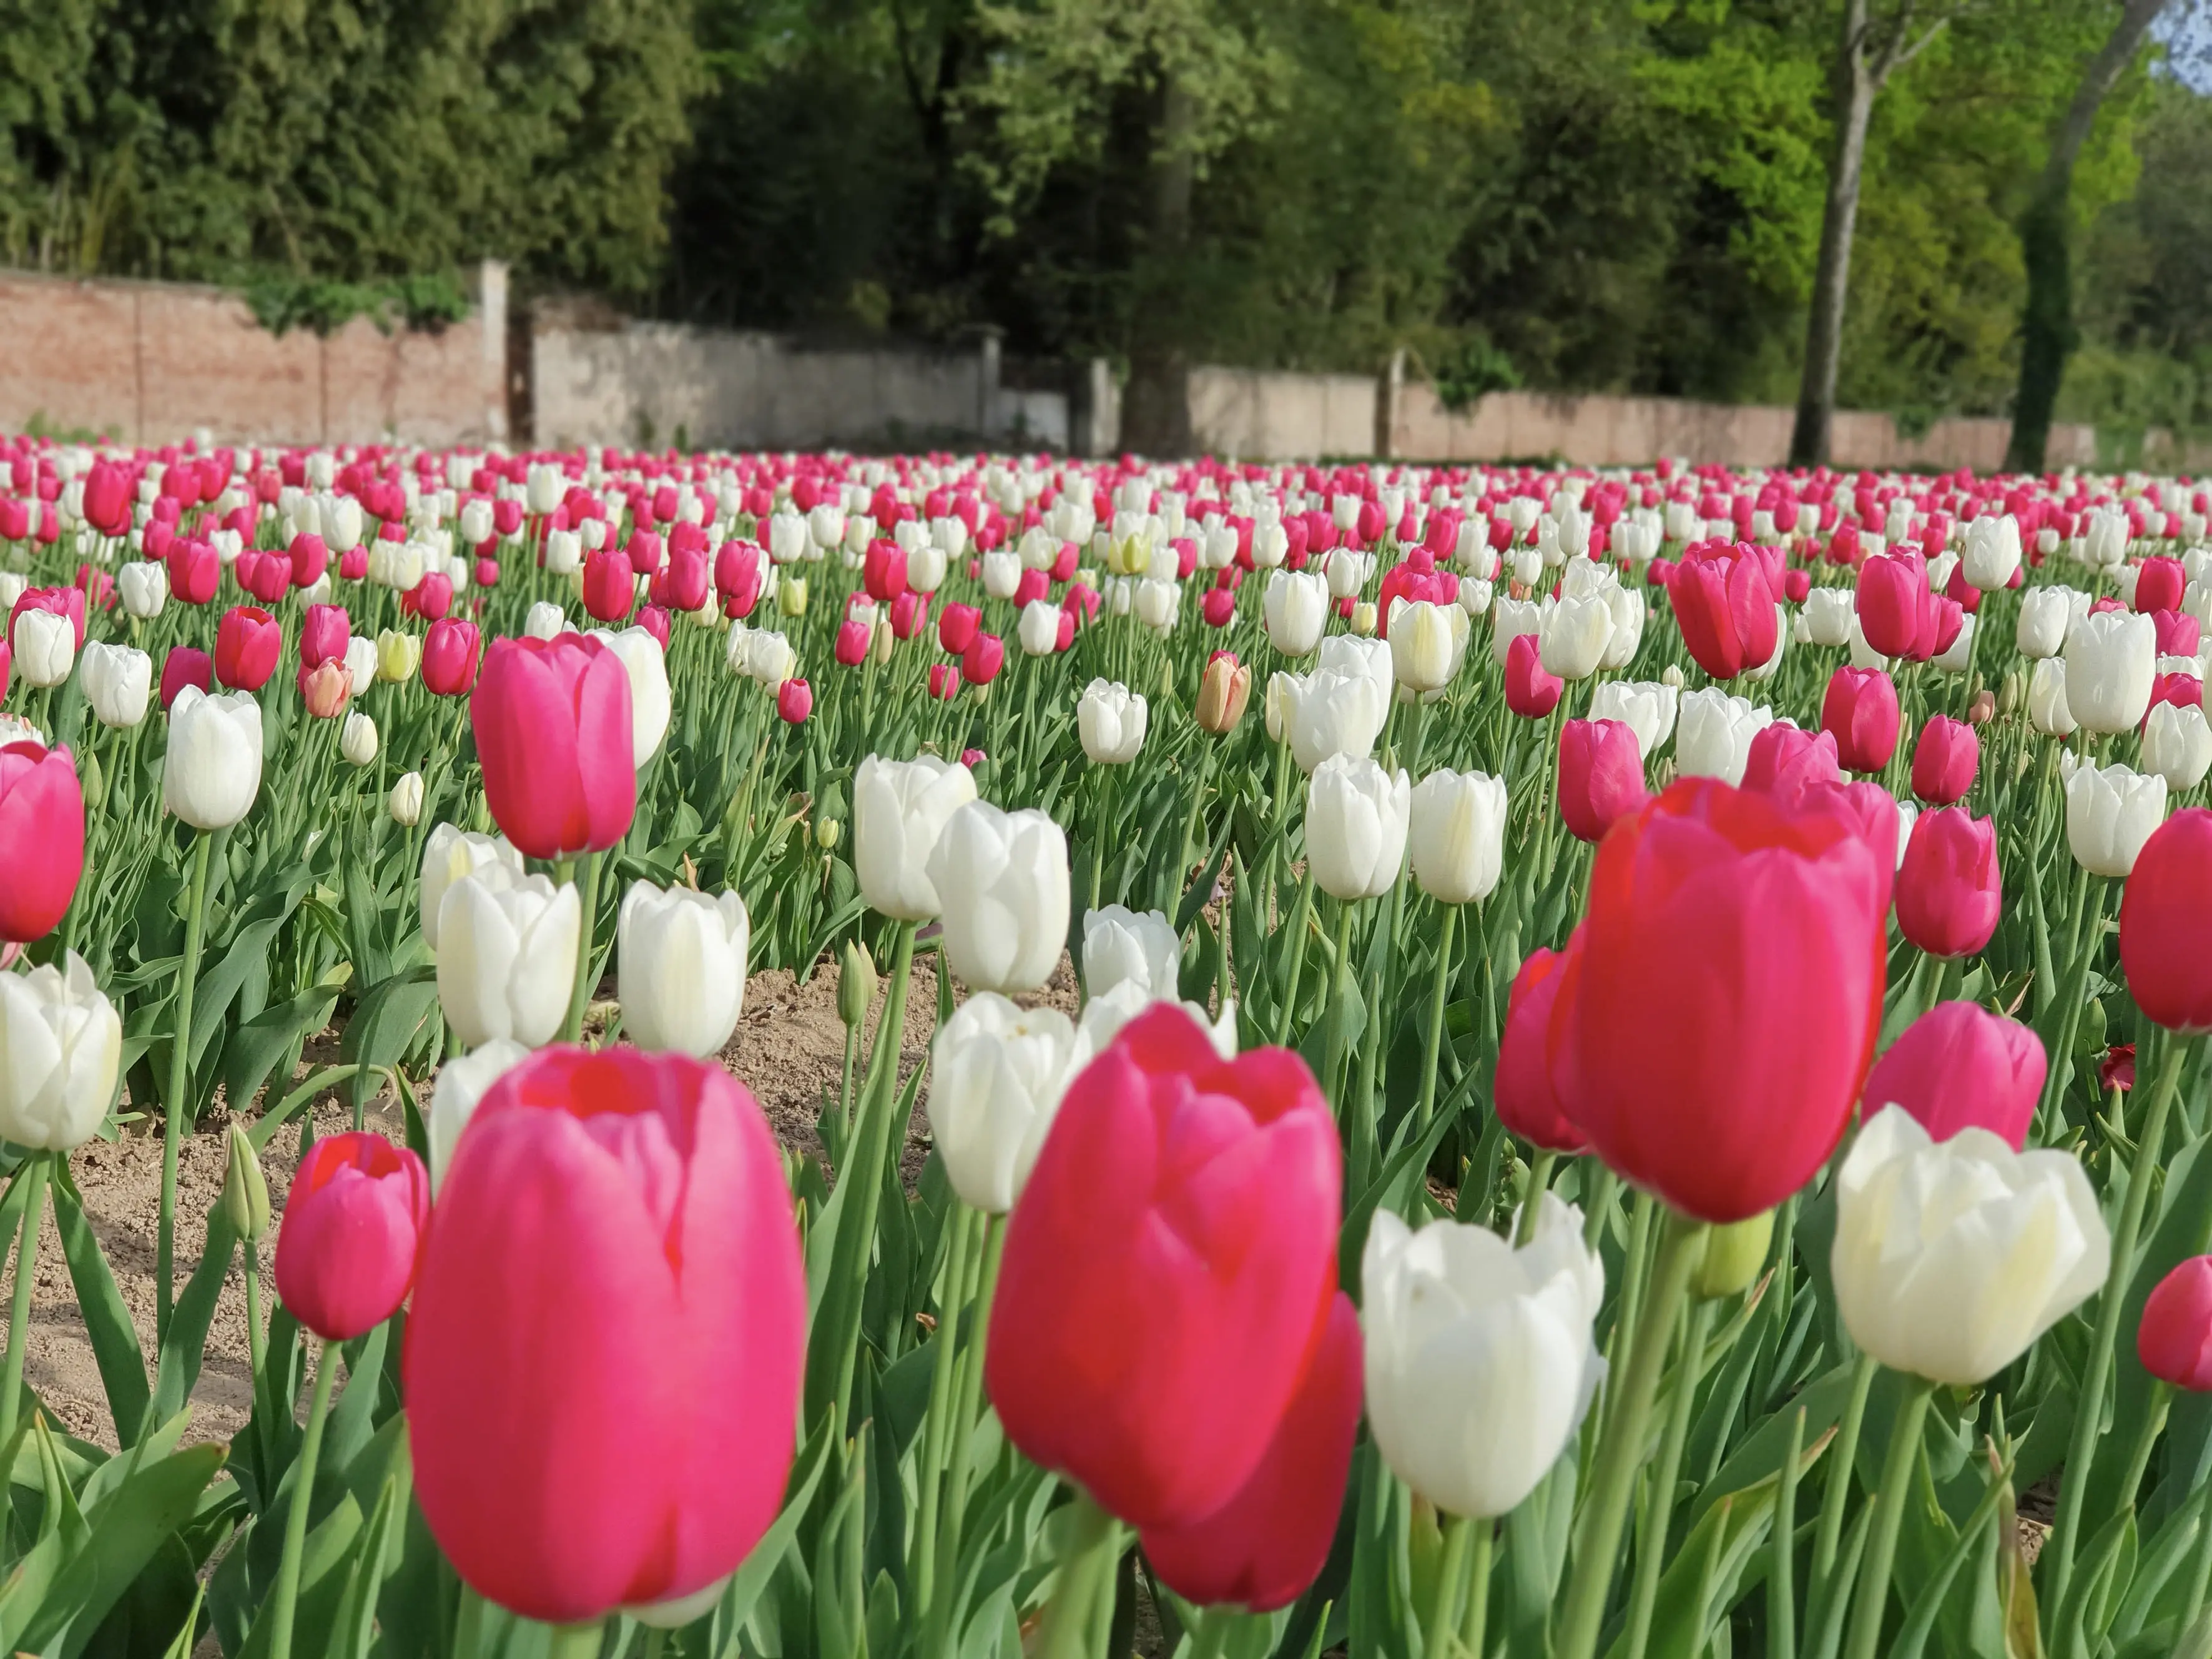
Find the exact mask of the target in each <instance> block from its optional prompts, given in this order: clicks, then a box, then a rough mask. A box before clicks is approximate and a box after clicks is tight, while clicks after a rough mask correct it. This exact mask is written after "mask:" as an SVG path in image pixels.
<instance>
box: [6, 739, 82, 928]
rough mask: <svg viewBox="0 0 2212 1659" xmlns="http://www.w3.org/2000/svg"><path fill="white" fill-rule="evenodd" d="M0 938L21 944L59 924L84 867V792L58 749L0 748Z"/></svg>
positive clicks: (37, 746)
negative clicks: (1, 869)
mask: <svg viewBox="0 0 2212 1659" xmlns="http://www.w3.org/2000/svg"><path fill="white" fill-rule="evenodd" d="M0 859H4V860H6V863H7V870H8V874H7V878H6V880H4V881H0V940H6V941H9V942H12V943H15V944H28V943H29V942H30V941H31V940H33V939H44V938H45V937H46V935H47V934H48V933H52V932H53V930H54V929H55V928H57V927H59V926H61V921H62V918H63V917H64V915H68V914H69V908H70V901H71V900H72V899H74V898H75V897H76V887H77V882H78V879H79V878H81V877H82V875H83V874H84V791H83V789H82V787H80V786H79V784H78V782H77V775H76V761H75V760H74V759H72V758H71V757H70V751H69V750H66V749H46V748H42V747H41V746H40V744H36V743H33V742H30V741H27V740H26V741H22V742H18V743H11V744H7V745H6V746H5V747H4V748H0Z"/></svg>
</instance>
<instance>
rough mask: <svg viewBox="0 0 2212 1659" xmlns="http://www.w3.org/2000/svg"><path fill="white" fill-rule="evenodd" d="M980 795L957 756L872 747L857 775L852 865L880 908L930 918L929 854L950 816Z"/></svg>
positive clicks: (872, 904) (933, 905) (899, 917)
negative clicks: (878, 751) (902, 756)
mask: <svg viewBox="0 0 2212 1659" xmlns="http://www.w3.org/2000/svg"><path fill="white" fill-rule="evenodd" d="M973 799H975V774H974V773H972V772H970V771H969V769H967V768H966V767H965V766H963V765H962V764H961V763H959V762H957V761H948V760H940V759H939V757H936V756H935V755H922V756H919V757H916V758H915V759H913V760H910V761H892V760H885V759H884V757H882V756H880V755H871V756H869V757H867V758H866V760H864V761H862V762H861V763H860V769H859V770H858V771H857V772H855V773H854V775H853V871H854V874H855V875H856V876H858V877H859V878H860V896H861V897H863V898H865V899H866V901H867V902H868V908H870V909H872V910H873V911H875V912H876V913H877V914H878V915H885V916H890V917H891V918H892V919H893V920H895V921H928V920H929V919H930V918H931V917H932V916H934V915H936V914H937V912H938V897H937V889H936V887H935V886H934V885H933V884H932V883H931V881H930V877H929V855H930V854H931V853H932V852H933V851H934V850H935V849H936V847H937V840H938V837H939V836H941V835H943V834H944V833H945V821H946V820H947V819H948V818H950V817H951V816H952V815H953V814H954V813H955V812H957V811H959V810H960V809H961V808H962V807H963V806H965V805H967V804H968V803H969V801H971V800H973Z"/></svg>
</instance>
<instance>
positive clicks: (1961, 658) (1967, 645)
mask: <svg viewBox="0 0 2212 1659" xmlns="http://www.w3.org/2000/svg"><path fill="white" fill-rule="evenodd" d="M1980 622H1981V617H1978V616H1977V615H1975V614H1974V613H1972V611H1969V612H1967V613H1966V614H1965V615H1963V616H1961V617H1960V618H1959V636H1958V638H1956V639H1954V640H1953V641H1951V645H1950V648H1949V649H1948V650H1946V651H1942V652H1940V653H1937V654H1936V656H1935V657H1934V658H1933V659H1931V661H1932V662H1933V663H1934V665H1935V666H1936V667H1937V668H1940V669H1942V671H1944V672H1945V673H1947V674H1963V673H1965V672H1966V670H1967V668H1968V666H1969V665H1972V661H1973V658H1974V629H1975V628H1976V626H1977V625H1978V624H1979V623H1980Z"/></svg>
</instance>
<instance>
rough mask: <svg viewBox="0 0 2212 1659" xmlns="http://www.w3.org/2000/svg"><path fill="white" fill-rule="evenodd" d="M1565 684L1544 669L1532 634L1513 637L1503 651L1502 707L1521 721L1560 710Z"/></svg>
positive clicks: (1536, 718)
mask: <svg viewBox="0 0 2212 1659" xmlns="http://www.w3.org/2000/svg"><path fill="white" fill-rule="evenodd" d="M1566 689H1567V683H1566V682H1565V680H1563V679H1561V678H1559V676H1558V675H1556V674H1553V673H1552V672H1550V671H1547V669H1546V668H1545V666H1544V660H1543V657H1542V655H1541V652H1540V650H1539V647H1538V646H1537V643H1536V636H1535V635H1534V634H1516V635H1514V636H1513V642H1512V643H1511V644H1510V645H1509V646H1507V647H1505V706H1506V707H1507V708H1510V709H1511V710H1512V711H1513V712H1514V713H1515V714H1518V715H1520V716H1521V718H1522V719H1523V720H1542V719H1543V718H1544V716H1545V715H1547V714H1550V713H1551V712H1552V711H1553V709H1554V708H1558V707H1559V696H1560V694H1561V693H1562V692H1564V691H1565V690H1566Z"/></svg>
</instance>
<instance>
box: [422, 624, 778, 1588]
mask: <svg viewBox="0 0 2212 1659" xmlns="http://www.w3.org/2000/svg"><path fill="white" fill-rule="evenodd" d="M619 666H620V665H619V663H618V662H617V668H618V667H619ZM805 1328H806V1279H805V1269H804V1267H802V1265H801V1263H800V1260H799V1236H798V1227H797V1224H796V1222H795V1219H794V1218H793V1212H792V1205H791V1194H790V1191H789V1188H787V1186H786V1185H785V1183H784V1179H783V1168H782V1164H781V1160H780V1159H779V1158H778V1156H777V1153H776V1146H775V1138H774V1136H773V1135H771V1134H770V1133H769V1127H768V1124H767V1121H766V1120H765V1119H763V1116H762V1115H761V1109H760V1107H759V1105H758V1103H756V1102H755V1101H754V1099H753V1097H752V1096H751V1095H750V1093H748V1092H747V1091H746V1090H745V1087H744V1085H743V1084H741V1083H739V1082H738V1080H737V1079H735V1078H734V1077H732V1076H731V1075H730V1074H729V1073H727V1072H725V1071H724V1070H722V1068H721V1067H720V1066H714V1065H708V1064H702V1062H700V1061H697V1060H692V1059H690V1058H689V1057H687V1056H684V1055H680V1054H645V1053H641V1052H640V1051H639V1050H637V1049H635V1048H626V1047H625V1048H605V1049H602V1050H601V1051H599V1053H597V1054H589V1053H586V1052H585V1051H584V1050H582V1049H580V1048H547V1049H543V1050H541V1051H540V1052H538V1054H534V1055H532V1057H531V1058H530V1059H528V1060H525V1061H524V1062H523V1063H522V1064H521V1065H520V1066H516V1067H515V1068H514V1069H513V1071H510V1072H508V1073H507V1074H506V1075H505V1076H504V1077H502V1078H501V1079H499V1081H498V1082H496V1083H495V1084H494V1085H492V1086H491V1088H490V1089H489V1090H488V1091H486V1092H485V1094H484V1097H483V1101H482V1103H480V1104H479V1105H478V1106H477V1110H476V1113H475V1115H474V1116H473V1117H472V1118H471V1121H470V1122H469V1126H468V1128H467V1130H466V1131H465V1133H463V1134H462V1136H461V1139H460V1142H459V1146H458V1148H457V1149H456V1151H455V1152H454V1154H453V1161H452V1162H451V1164H449V1165H447V1168H446V1169H445V1170H444V1171H443V1172H442V1175H441V1181H440V1186H439V1191H438V1203H437V1207H436V1209H435V1212H433V1215H432V1217H431V1221H430V1226H429V1231H428V1236H427V1237H425V1238H424V1240H423V1245H422V1273H421V1276H420V1281H419V1284H418V1285H417V1288H416V1293H415V1306H414V1310H413V1312H412V1314H411V1315H410V1318H409V1320H408V1323H407V1346H406V1353H405V1358H404V1376H405V1383H406V1394H407V1419H408V1422H407V1428H408V1440H409V1443H410V1447H411V1449H412V1450H413V1453H414V1463H415V1487H416V1498H417V1500H418V1501H419V1502H420V1503H421V1504H422V1515H423V1518H424V1519H425V1520H426V1521H428V1522H429V1526H430V1530H431V1533H432V1534H433V1535H434V1536H435V1538H436V1539H437V1541H438V1545H439V1547H440V1548H441V1549H442V1550H443V1551H444V1552H445V1553H446V1555H447V1558H448V1559H451V1560H452V1562H453V1565H454V1566H455V1568H456V1569H457V1570H458V1571H459V1573H460V1575H461V1577H462V1578H463V1579H464V1580H465V1581H466V1582H467V1583H468V1584H469V1585H470V1586H471V1588H472V1589H476V1590H477V1592H478V1593H479V1594H481V1595H484V1596H486V1597H488V1598H489V1599H490V1600H492V1601H497V1602H499V1603H500V1604H501V1605H502V1606H504V1607H512V1608H513V1609H514V1610H515V1611H516V1612H518V1613H525V1614H526V1615H528V1616H529V1617H531V1618H533V1619H540V1620H550V1621H552V1622H556V1623H569V1622H574V1621H580V1620H596V1619H599V1618H600V1617H601V1616H603V1615H604V1614H605V1613H608V1612H609V1611H611V1609H613V1608H614V1607H618V1606H623V1605H630V1606H635V1605H638V1604H641V1603H648V1602H653V1601H665V1600H669V1599H671V1598H674V1597H677V1596H682V1595H690V1593H692V1592H694V1591H696V1590H698V1589H703V1588H704V1587H705V1586H707V1585H708V1584H711V1583H714V1581H715V1580H717V1579H719V1578H721V1577H726V1575H727V1574H729V1573H730V1572H732V1571H734V1570H735V1569H736V1567H737V1566H738V1563H739V1562H741V1561H743V1560H744V1559H745V1557H746V1555H747V1554H749V1553H750V1552H751V1550H752V1547H753V1546H754V1545H755V1544H756V1543H757V1542H758V1541H759V1540H760V1537H761V1534H763V1532H765V1531H766V1530H767V1529H768V1527H769V1523H770V1522H772V1521H774V1520H775V1516H776V1513H777V1511H778V1510H779V1509H780V1508H781V1505H782V1503H783V1488H784V1482H785V1480H786V1479H787V1477H788V1475H789V1473H790V1468H791V1460H792V1450H793V1445H794V1443H795V1442H796V1438H797V1432H798V1416H799V1377H800V1371H801V1366H802V1358H801V1356H802V1352H803V1348H804V1344H805Z"/></svg>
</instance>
